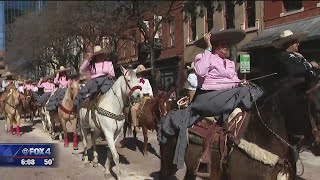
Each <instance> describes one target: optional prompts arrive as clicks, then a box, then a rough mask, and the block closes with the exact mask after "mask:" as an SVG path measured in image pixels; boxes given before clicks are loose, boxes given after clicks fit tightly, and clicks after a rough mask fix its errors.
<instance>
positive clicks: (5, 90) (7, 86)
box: [0, 72, 18, 112]
mask: <svg viewBox="0 0 320 180" xmlns="http://www.w3.org/2000/svg"><path fill="white" fill-rule="evenodd" d="M1 77H2V78H6V79H4V80H3V81H2V93H1V98H0V109H1V111H2V112H3V110H4V101H5V99H6V98H7V96H8V94H9V93H10V92H11V89H14V88H15V86H14V81H15V80H17V79H18V77H17V75H15V74H13V73H11V72H6V73H4V74H2V76H1Z"/></svg>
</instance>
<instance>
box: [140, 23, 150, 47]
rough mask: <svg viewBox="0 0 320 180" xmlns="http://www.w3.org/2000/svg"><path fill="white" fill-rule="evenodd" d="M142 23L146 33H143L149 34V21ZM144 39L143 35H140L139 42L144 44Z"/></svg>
mask: <svg viewBox="0 0 320 180" xmlns="http://www.w3.org/2000/svg"><path fill="white" fill-rule="evenodd" d="M143 23H144V24H145V26H146V31H147V32H145V33H149V21H143ZM144 40H145V38H144V35H143V33H141V42H144Z"/></svg>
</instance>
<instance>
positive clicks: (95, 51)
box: [92, 46, 111, 57]
mask: <svg viewBox="0 0 320 180" xmlns="http://www.w3.org/2000/svg"><path fill="white" fill-rule="evenodd" d="M109 53H111V50H110V49H102V47H101V46H95V47H94V48H93V54H92V57H93V56H96V55H99V54H109Z"/></svg>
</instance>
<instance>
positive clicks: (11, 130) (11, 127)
mask: <svg viewBox="0 0 320 180" xmlns="http://www.w3.org/2000/svg"><path fill="white" fill-rule="evenodd" d="M10 133H11V134H12V135H13V125H11V126H10Z"/></svg>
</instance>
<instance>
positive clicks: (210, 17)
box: [205, 1, 214, 32]
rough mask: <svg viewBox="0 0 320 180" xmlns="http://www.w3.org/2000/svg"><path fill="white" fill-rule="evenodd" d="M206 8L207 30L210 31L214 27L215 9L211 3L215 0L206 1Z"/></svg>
mask: <svg viewBox="0 0 320 180" xmlns="http://www.w3.org/2000/svg"><path fill="white" fill-rule="evenodd" d="M205 3H206V4H205V5H206V8H207V16H206V17H207V31H206V32H209V31H210V30H211V29H212V28H213V12H214V9H213V7H212V5H211V3H213V1H206V2H205Z"/></svg>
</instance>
